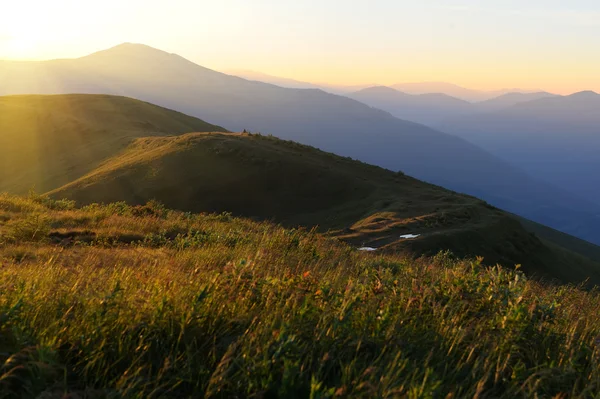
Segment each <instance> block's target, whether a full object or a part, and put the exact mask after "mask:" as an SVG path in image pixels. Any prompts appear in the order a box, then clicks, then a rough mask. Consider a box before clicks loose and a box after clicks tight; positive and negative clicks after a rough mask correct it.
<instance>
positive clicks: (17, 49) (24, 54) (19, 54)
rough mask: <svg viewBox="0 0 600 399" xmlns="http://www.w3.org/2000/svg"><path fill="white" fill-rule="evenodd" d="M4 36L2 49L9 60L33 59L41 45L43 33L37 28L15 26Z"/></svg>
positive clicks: (1, 44) (0, 45) (0, 44)
mask: <svg viewBox="0 0 600 399" xmlns="http://www.w3.org/2000/svg"><path fill="white" fill-rule="evenodd" d="M11 28H12V29H9V30H8V32H7V34H6V35H4V37H3V40H2V42H1V43H0V47H2V49H3V53H5V54H7V55H8V57H9V58H32V57H34V55H35V53H36V51H37V50H39V47H40V45H41V39H42V37H43V36H42V35H43V33H42V32H41V31H40V29H36V27H35V26H30V25H27V26H13V27H11Z"/></svg>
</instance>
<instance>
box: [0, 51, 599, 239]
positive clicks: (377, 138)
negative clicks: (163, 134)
mask: <svg viewBox="0 0 600 399" xmlns="http://www.w3.org/2000/svg"><path fill="white" fill-rule="evenodd" d="M0 81H2V82H5V83H4V85H3V86H2V87H0V94H19V93H40V94H50V93H73V92H79V93H106V94H118V95H126V96H130V97H134V98H138V99H142V100H144V101H150V102H153V103H155V104H158V105H161V106H166V107H169V108H172V109H176V110H178V111H181V112H185V113H187V114H190V115H193V116H197V117H200V118H202V119H204V120H206V121H208V122H210V123H213V124H216V125H220V126H223V127H224V128H226V129H228V130H232V131H241V130H242V129H249V130H250V131H260V132H263V133H265V134H273V135H276V136H278V137H282V138H285V139H292V140H295V141H298V142H300V143H304V144H309V145H313V146H316V147H318V148H321V149H323V150H326V151H331V152H334V153H337V154H340V155H343V156H349V157H353V158H356V159H359V160H361V161H365V162H369V163H372V164H375V165H379V166H383V167H386V168H388V169H391V170H395V171H397V170H402V171H404V172H406V173H407V174H409V175H411V176H414V177H417V178H420V179H423V180H425V181H428V182H432V183H435V184H438V185H442V186H444V187H447V188H450V189H453V190H456V191H460V192H465V193H469V194H473V195H476V196H479V197H481V198H483V199H486V200H488V201H490V202H491V203H493V204H494V205H497V206H499V207H502V208H504V209H507V210H509V211H511V212H515V213H518V214H520V215H522V216H526V217H528V218H530V219H533V220H535V221H538V222H542V223H544V224H547V225H550V226H552V227H556V228H558V229H561V230H562V231H565V232H569V233H572V234H575V235H577V236H579V237H583V238H585V239H588V240H590V241H594V242H600V232H599V231H598V229H597V226H598V223H599V222H600V206H598V205H597V204H594V203H593V202H592V201H588V200H584V199H579V198H578V197H577V196H575V195H571V194H569V193H567V192H566V191H563V190H561V189H558V188H556V187H554V186H552V185H550V184H546V183H544V182H541V181H539V180H536V179H533V178H531V177H530V176H529V175H527V174H526V173H524V172H523V171H521V170H520V169H518V168H515V167H513V166H511V165H509V164H508V163H507V162H505V161H503V160H501V159H500V158H498V157H495V156H493V155H491V154H490V153H488V152H486V151H484V150H482V149H480V148H479V147H477V146H475V145H473V144H471V143H469V142H467V141H465V140H463V139H461V138H458V137H455V136H451V135H448V134H445V133H442V132H440V131H437V130H434V129H432V128H429V127H426V126H423V125H419V124H416V123H413V122H408V121H404V120H401V119H397V118H395V117H393V116H392V115H391V114H389V113H387V112H384V111H381V110H377V109H374V108H371V107H369V106H367V105H364V104H362V103H360V102H358V101H355V100H352V99H349V98H346V97H342V96H337V95H333V94H329V93H326V92H324V91H322V90H317V89H309V90H306V89H287V88H281V87H278V86H275V85H271V84H265V83H260V82H255V81H248V80H245V79H242V78H239V77H233V76H230V75H226V74H222V73H219V72H215V71H212V70H209V69H207V68H204V67H201V66H199V65H196V64H194V63H192V62H190V61H188V60H185V59H184V58H182V57H179V56H177V55H174V54H168V53H165V52H162V51H159V50H156V49H152V48H150V47H147V46H143V45H134V44H124V45H120V46H117V47H115V48H112V49H109V50H106V51H101V52H98V53H95V54H92V55H90V56H86V57H83V58H79V59H72V60H55V61H46V62H8V61H5V62H1V63H0ZM40 123H42V122H40Z"/></svg>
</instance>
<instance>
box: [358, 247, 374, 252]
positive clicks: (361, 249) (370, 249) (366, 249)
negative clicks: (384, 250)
mask: <svg viewBox="0 0 600 399" xmlns="http://www.w3.org/2000/svg"><path fill="white" fill-rule="evenodd" d="M358 250H359V251H368V252H371V251H377V248H373V247H362V248H358Z"/></svg>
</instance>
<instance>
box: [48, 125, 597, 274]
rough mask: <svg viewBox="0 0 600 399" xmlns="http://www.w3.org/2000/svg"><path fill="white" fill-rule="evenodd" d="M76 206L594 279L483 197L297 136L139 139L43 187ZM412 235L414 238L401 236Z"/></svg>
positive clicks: (591, 268) (592, 267)
mask: <svg viewBox="0 0 600 399" xmlns="http://www.w3.org/2000/svg"><path fill="white" fill-rule="evenodd" d="M50 195H51V196H53V197H55V198H68V199H73V200H76V201H77V202H79V203H81V204H89V203H93V202H105V203H110V202H116V201H127V202H128V203H130V204H138V205H141V204H144V203H146V202H147V201H149V200H152V199H156V200H158V201H160V202H162V203H164V204H165V205H166V206H168V207H170V208H174V209H179V210H184V211H193V212H224V211H227V212H233V213H234V214H236V215H243V216H247V217H252V218H257V219H274V220H276V221H278V222H282V223H284V224H286V225H288V226H293V227H295V226H298V225H302V226H320V228H321V230H323V231H328V232H329V234H330V235H333V236H336V237H338V238H340V239H343V240H345V241H347V242H350V243H352V244H354V245H355V246H368V247H375V248H377V249H378V250H379V251H384V252H385V251H387V252H403V253H409V254H411V255H416V256H419V255H423V254H424V255H434V254H436V253H437V252H439V251H441V250H448V249H449V250H451V251H452V252H453V253H454V254H455V255H457V256H460V257H465V256H469V257H475V256H484V257H485V260H486V263H490V264H495V263H497V262H499V263H501V264H503V265H506V266H509V267H512V266H514V265H515V264H522V265H523V266H524V269H525V270H526V271H527V272H530V273H532V274H540V275H544V276H549V277H552V278H556V279H559V280H562V281H570V282H582V281H584V280H585V279H586V278H588V277H589V278H591V280H592V281H594V282H596V281H598V282H600V265H598V264H597V263H595V262H592V261H591V260H589V259H585V258H584V257H579V256H576V255H574V254H571V253H568V251H565V250H554V249H551V248H549V247H548V246H546V245H544V244H543V243H542V242H541V241H540V240H539V239H537V238H536V237H535V236H534V235H533V234H531V233H529V232H528V231H526V230H525V229H524V228H523V227H522V226H521V225H520V224H519V222H517V221H516V220H515V219H513V218H512V217H510V216H509V215H507V214H506V213H504V212H502V211H500V210H498V209H495V208H493V207H491V206H489V205H487V204H486V203H484V202H482V201H480V200H478V199H476V198H473V197H469V196H465V195H460V194H457V193H454V192H451V191H448V190H446V189H443V188H440V187H436V186H433V185H430V184H427V183H423V182H420V181H418V180H415V179H413V178H411V177H408V176H405V175H402V174H398V173H393V172H391V171H388V170H384V169H381V168H379V167H375V166H370V165H366V164H363V163H360V162H357V161H352V160H350V159H347V158H342V157H339V156H335V155H333V154H329V153H325V152H322V151H319V150H316V149H314V148H310V147H306V146H303V145H300V144H297V143H294V142H286V141H281V140H279V139H276V138H272V137H264V136H259V135H247V134H219V133H192V134H186V135H183V136H177V137H156V138H142V139H138V140H136V141H135V142H134V143H133V144H132V145H131V146H130V147H129V148H128V149H127V150H126V151H124V152H123V153H122V154H120V155H118V156H116V157H114V158H113V159H111V160H109V161H107V162H105V163H104V164H103V165H102V166H101V167H99V168H98V169H96V170H94V171H93V172H91V173H89V174H88V175H86V176H85V177H83V178H81V179H79V180H76V181H74V182H72V183H70V184H67V185H66V186H64V187H62V188H60V189H58V190H55V191H53V192H51V193H50ZM407 234H415V235H418V237H416V238H414V239H410V238H402V236H403V235H407Z"/></svg>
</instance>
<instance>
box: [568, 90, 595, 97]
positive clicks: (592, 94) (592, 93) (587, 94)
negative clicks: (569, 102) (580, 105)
mask: <svg viewBox="0 0 600 399" xmlns="http://www.w3.org/2000/svg"><path fill="white" fill-rule="evenodd" d="M598 95H599V94H598V93H596V92H595V91H593V90H584V91H580V92H577V93H573V94H571V95H570V96H568V97H572V98H596V97H598Z"/></svg>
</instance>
